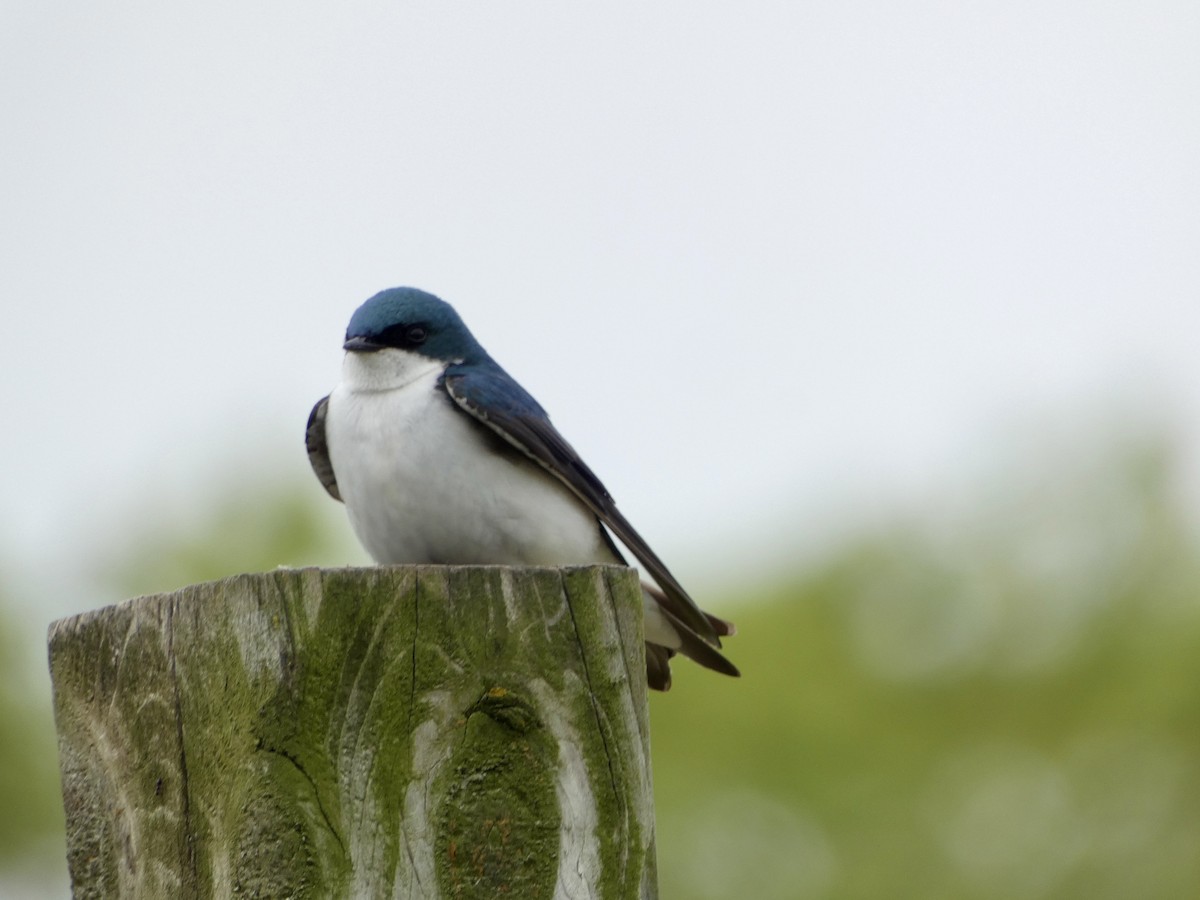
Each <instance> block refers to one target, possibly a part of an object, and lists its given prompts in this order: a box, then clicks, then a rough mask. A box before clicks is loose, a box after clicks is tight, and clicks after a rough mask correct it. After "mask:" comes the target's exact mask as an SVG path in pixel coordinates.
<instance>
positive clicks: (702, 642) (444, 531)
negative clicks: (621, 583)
mask: <svg viewBox="0 0 1200 900" xmlns="http://www.w3.org/2000/svg"><path fill="white" fill-rule="evenodd" d="M343 346H344V347H345V349H346V351H347V352H346V356H345V359H344V361H343V363H342V380H341V382H340V383H339V384H338V386H337V387H336V388H335V389H334V391H333V393H332V394H329V395H328V396H327V397H324V398H322V399H321V400H319V401H318V402H317V405H316V406H314V407H313V410H312V414H311V415H310V416H309V418H308V428H307V431H306V434H305V443H306V445H307V447H308V457H309V461H310V462H311V463H312V467H313V471H314V472H316V475H317V478H319V479H320V481H321V484H322V485H324V486H325V490H327V491H328V492H329V493H330V495H331V496H332V497H333V498H334V499H335V500H341V501H342V502H344V503H345V504H346V511H347V513H348V514H349V516H350V524H351V525H352V526H353V528H354V532H355V534H356V535H357V536H358V539H359V541H360V542H361V543H362V545H363V546H364V547H365V548H366V549H367V552H368V553H370V554H371V556H372V558H374V559H375V561H376V562H379V563H440V564H460V565H473V564H475V565H479V564H497V565H537V566H563V565H588V564H593V563H617V564H621V565H624V564H625V560H624V559H623V558H622V556H621V553H620V552H619V551H618V550H617V547H616V545H615V543H614V542H613V540H612V537H610V535H609V531H611V532H612V535H613V536H615V537H616V538H617V540H619V541H620V542H621V543H622V544H624V545H625V546H626V547H627V548H628V549H629V550H630V551H631V552H632V553H633V555H634V556H635V557H637V559H638V560H639V562H641V564H642V566H643V567H644V568H645V571H646V572H647V573H649V575H650V576H651V577H652V578H653V579H654V581H655V582H656V583H657V587H654V586H651V585H649V584H646V583H644V582H643V597H644V600H645V606H644V610H645V634H646V669H647V681H648V683H649V685H650V687H652V688H655V689H657V690H663V691H665V690H666V689H667V688H669V687H670V685H671V670H670V666H669V663H670V659H671V657H672V656H674V655H675V653H676V652H679V653H682V654H683V655H684V656H687V657H690V658H691V659H693V660H695V661H696V662H698V663H700V665H702V666H706V667H708V668H710V669H714V670H716V671H717V672H723V673H725V674H726V675H737V674H738V670H737V669H736V668H735V667H734V665H733V664H732V663H731V662H729V660H727V659H726V658H725V657H724V656H722V655H721V653H720V652H718V649H717V648H719V647H720V646H721V640H720V639H721V637H724V636H728V635H731V634H733V633H734V628H733V625H732V624H731V623H729V622H726V621H725V620H723V619H719V618H717V617H716V616H712V615H709V614H708V613H705V612H703V611H702V610H701V609H700V608H699V607H698V606H697V605H696V604H695V602H694V601H693V600H692V598H691V597H689V596H688V594H687V592H686V591H685V590H684V589H683V587H681V586H680V584H679V582H678V581H676V580H675V577H674V576H673V575H672V574H671V573H670V572H669V571H668V570H667V567H666V566H665V565H664V564H663V562H662V560H660V559H659V558H658V556H657V555H656V554H655V553H654V551H653V550H651V549H650V547H649V546H648V545H647V544H646V542H645V541H644V540H642V538H641V536H640V535H639V534H638V533H637V532H636V531H635V530H634V528H633V526H632V525H630V524H629V521H628V520H627V519H626V518H625V517H624V516H623V515H622V514H621V512H620V511H619V510H618V509H617V505H616V503H615V502H614V501H613V498H612V497H611V496H610V495H609V493H608V491H607V490H606V489H605V487H604V485H603V484H601V483H600V479H599V478H597V477H596V476H595V474H593V472H592V470H591V469H589V468H588V467H587V465H586V464H585V463H584V462H583V460H582V459H580V458H579V454H577V453H576V452H575V450H574V449H572V447H571V445H570V444H568V443H567V442H566V440H565V439H564V438H563V437H562V435H560V434H559V433H558V431H557V429H555V427H554V426H553V425H552V424H551V423H550V418H549V416H547V415H546V412H545V410H543V409H542V407H541V406H539V405H538V403H537V401H536V400H534V399H533V397H531V396H530V395H529V394H528V393H527V392H526V391H525V390H524V388H522V387H521V386H520V385H519V384H517V382H516V381H515V380H513V378H512V377H511V376H510V375H509V374H508V373H507V372H505V371H504V369H502V368H500V366H499V365H498V364H497V363H496V361H495V360H493V359H492V358H491V357H490V356H489V355H488V353H487V351H486V350H484V349H483V347H482V346H480V344H479V342H478V341H476V340H475V338H474V336H473V335H472V334H471V332H470V331H468V330H467V326H466V325H464V324H463V321H462V319H460V318H459V316H458V313H456V312H455V311H454V308H453V307H451V306H450V304H448V303H446V302H444V301H442V300H439V299H438V298H437V297H434V296H433V295H432V294H427V293H425V292H424V291H419V290H416V289H415V288H407V287H401V288H392V289H390V290H386V291H382V292H381V293H378V294H376V295H375V296H374V297H372V298H371V299H370V300H368V301H367V302H366V303H364V304H363V305H362V306H360V307H359V308H358V309H357V310H356V311H355V312H354V315H353V316H352V317H351V318H350V327H349V328H347V329H346V340H345V343H344V344H343ZM606 527H607V529H608V530H607V531H606V530H605V528H606Z"/></svg>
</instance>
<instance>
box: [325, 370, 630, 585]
mask: <svg viewBox="0 0 1200 900" xmlns="http://www.w3.org/2000/svg"><path fill="white" fill-rule="evenodd" d="M441 371H442V367H441V365H440V364H439V363H437V362H435V361H432V360H428V359H426V358H424V357H421V356H419V355H416V354H409V353H405V352H403V351H400V350H391V349H389V350H383V351H379V352H378V353H371V354H358V353H348V354H347V358H346V364H345V366H344V369H343V379H342V383H341V384H340V385H339V386H338V387H337V389H336V390H335V391H334V392H333V394H332V395H330V398H329V409H328V418H327V420H326V437H327V441H328V444H329V456H330V460H331V461H332V463H333V470H334V473H335V475H336V477H337V482H338V489H339V491H340V492H341V495H342V499H343V500H344V501H345V504H346V509H347V511H348V512H349V515H350V522H351V524H352V525H353V527H354V531H355V533H356V534H357V535H358V538H359V540H360V541H361V542H362V544H363V546H364V547H366V549H367V552H369V553H370V554H371V556H372V557H373V558H374V559H375V560H376V561H377V562H381V563H459V564H484V563H494V564H527V565H569V564H583V563H590V562H612V561H614V556H613V554H612V551H611V550H610V549H609V547H608V546H607V544H606V543H605V542H604V540H603V539H602V537H601V532H600V528H599V525H598V523H597V521H596V517H595V516H594V515H593V514H592V513H591V512H590V511H589V510H588V509H587V508H586V507H585V506H584V505H583V504H582V502H580V501H579V499H578V498H576V497H575V496H574V494H572V493H571V492H570V491H569V490H568V489H567V488H566V487H565V486H563V485H562V484H561V483H560V482H559V481H558V480H557V479H555V478H554V477H553V476H551V475H549V474H548V473H546V472H544V471H543V470H542V469H541V468H540V467H538V466H537V465H536V464H535V463H533V462H532V461H529V460H525V459H524V458H521V457H518V456H517V455H516V454H511V453H501V452H497V445H496V443H495V442H496V440H497V439H496V438H494V437H493V436H492V435H490V434H489V433H488V432H487V431H486V430H485V429H484V428H482V427H481V426H480V425H478V424H477V423H475V422H473V421H472V420H471V419H470V417H469V415H468V414H467V413H465V412H463V411H462V410H460V409H458V408H457V407H456V406H455V405H454V404H453V401H451V399H450V398H449V397H448V396H447V395H446V394H445V392H444V391H442V390H440V389H439V388H438V387H437V380H438V377H439V376H440V375H441Z"/></svg>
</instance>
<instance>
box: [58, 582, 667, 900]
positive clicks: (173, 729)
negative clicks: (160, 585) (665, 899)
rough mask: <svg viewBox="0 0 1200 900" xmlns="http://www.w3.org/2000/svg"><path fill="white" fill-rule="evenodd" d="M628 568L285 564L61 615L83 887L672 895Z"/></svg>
mask: <svg viewBox="0 0 1200 900" xmlns="http://www.w3.org/2000/svg"><path fill="white" fill-rule="evenodd" d="M641 629H642V625H641V596H640V589H639V587H638V578H637V575H636V573H635V572H633V571H632V570H628V569H623V568H619V567H588V568H579V569H562V570H560V569H532V568H530V569H509V568H501V567H438V566H404V567H383V568H360V569H336V570H320V569H302V570H280V571H276V572H270V573H265V574H260V575H239V576H237V577H234V578H229V579H226V580H224V581H219V582H214V583H211V584H202V585H195V586H192V587H189V588H185V589H183V590H181V591H178V592H176V593H174V594H167V595H160V596H153V597H142V598H139V599H137V600H131V601H127V602H125V603H122V604H120V605H119V606H114V607H108V608H106V609H100V610H97V611H95V612H90V613H85V614H84V615H80V616H76V617H73V618H70V619H63V620H61V621H59V622H56V623H54V624H53V625H52V626H51V628H50V666H51V673H52V677H53V681H54V697H55V712H56V716H57V723H58V733H59V754H60V762H61V767H62V779H63V797H64V802H65V805H66V812H67V855H68V862H69V866H70V871H71V882H72V886H73V891H74V896H75V897H77V898H83V897H88V898H90V897H104V898H109V897H137V898H154V900H160V898H193V897H205V898H207V897H233V896H238V897H352V898H359V897H364V898H366V897H372V898H373V897H404V898H457V897H486V898H495V897H513V898H522V900H524V898H538V897H547V898H549V897H554V898H577V897H578V898H582V897H588V898H593V897H594V898H634V897H641V898H654V897H656V896H657V888H656V878H655V862H654V815H653V806H652V797H651V782H650V755H649V729H648V721H647V707H646V688H645V677H644V659H643V657H644V647H643V644H642V630H641Z"/></svg>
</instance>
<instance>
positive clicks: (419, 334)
mask: <svg viewBox="0 0 1200 900" xmlns="http://www.w3.org/2000/svg"><path fill="white" fill-rule="evenodd" d="M428 336H429V335H428V334H427V333H426V331H425V326H424V325H409V326H408V328H406V329H405V330H404V339H405V340H406V341H407V342H408V343H410V344H423V343H425V338H426V337H428Z"/></svg>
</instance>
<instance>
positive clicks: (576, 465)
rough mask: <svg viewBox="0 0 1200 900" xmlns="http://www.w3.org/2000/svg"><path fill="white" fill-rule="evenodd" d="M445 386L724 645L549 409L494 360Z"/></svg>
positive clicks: (455, 370) (697, 626)
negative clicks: (562, 488)
mask: <svg viewBox="0 0 1200 900" xmlns="http://www.w3.org/2000/svg"><path fill="white" fill-rule="evenodd" d="M442 384H443V386H444V387H445V389H446V393H448V394H449V395H450V397H451V399H452V400H454V402H455V403H457V404H458V406H459V407H461V408H462V409H463V410H464V411H466V412H467V413H469V414H470V415H471V416H472V417H473V418H474V419H476V420H477V421H479V422H481V423H482V424H484V425H486V426H487V427H488V428H490V429H491V430H492V431H494V432H495V433H496V434H498V435H500V437H502V438H504V440H506V441H507V442H508V443H510V444H512V445H513V446H514V447H516V448H517V449H518V450H520V451H521V452H522V453H524V454H525V455H526V456H528V457H529V458H530V459H532V460H534V461H535V462H537V463H538V464H539V465H541V466H542V467H543V468H544V469H545V470H546V471H548V472H549V473H550V474H552V475H554V476H555V477H556V478H558V480H559V481H561V482H562V483H563V484H565V485H566V486H567V487H568V488H570V489H571V490H572V491H573V492H574V493H575V494H576V496H578V497H579V499H580V500H582V501H583V502H584V503H586V504H587V505H588V507H589V508H590V509H591V510H592V512H594V513H595V514H596V515H597V516H598V517H599V518H600V521H601V522H603V523H604V524H605V525H607V526H608V527H609V529H611V530H612V533H613V534H614V535H616V537H617V540H619V541H620V542H621V543H622V544H624V545H625V546H626V547H628V548H629V549H630V551H631V552H632V553H633V555H634V556H636V557H637V558H638V561H639V562H640V563H641V564H642V565H643V566H645V567H646V571H647V572H648V573H649V574H650V577H651V578H653V579H654V581H655V582H656V583H657V584H658V586H659V587H660V588H661V589H662V593H663V602H662V606H663V607H664V609H665V610H666V611H667V612H668V613H669V614H670V615H671V616H672V617H673V618H675V619H677V620H679V621H680V622H681V623H683V624H684V625H686V626H687V628H689V629H691V630H692V631H693V632H695V633H696V635H698V636H699V637H701V638H703V639H704V640H705V641H707V642H708V643H710V644H712V645H713V646H715V647H720V646H721V641H720V638H718V637H717V631H716V629H715V628H714V627H713V625H712V623H711V622H710V621H709V619H708V617H707V616H706V615H705V614H704V613H703V612H702V611H701V610H700V608H699V607H698V606H696V603H695V601H693V600H692V598H691V597H689V596H688V593H687V591H685V590H684V589H683V587H682V586H681V585H680V584H679V582H678V581H676V580H675V576H674V575H672V574H671V573H670V571H669V570H668V569H667V567H666V565H665V564H664V563H663V561H662V560H661V559H659V558H658V556H657V554H655V552H654V551H653V550H651V549H650V547H649V545H647V544H646V542H645V541H644V540H643V539H642V536H641V535H639V534H638V533H637V531H635V530H634V527H633V526H632V525H630V524H629V520H628V519H626V518H625V517H624V516H623V515H621V512H620V511H619V510H618V509H617V504H616V502H615V501H614V500H613V498H612V496H611V495H610V494H609V493H608V491H607V490H606V489H605V487H604V485H603V484H601V483H600V479H599V478H597V477H596V475H595V473H594V472H593V471H592V470H591V469H589V468H588V467H587V464H586V463H584V461H583V460H582V459H580V458H579V454H578V453H576V452H575V450H574V448H572V447H571V445H570V444H568V443H567V441H566V439H565V438H564V437H563V436H562V435H561V434H559V433H558V430H557V429H556V428H555V427H554V426H553V425H552V424H551V423H550V418H549V417H548V416H547V415H546V412H545V410H543V409H542V408H541V407H540V406H539V405H538V403H537V401H536V400H534V399H533V398H532V397H531V396H529V394H528V393H527V392H526V391H525V390H524V389H523V388H522V387H521V386H520V385H519V384H517V383H516V382H515V381H514V380H513V379H512V377H511V376H509V375H508V373H506V372H505V371H504V370H503V369H501V368H500V367H499V366H498V365H496V363H495V362H493V361H491V360H488V361H487V362H486V363H483V364H479V363H476V364H475V365H472V366H471V367H470V368H467V367H466V366H450V367H449V368H448V369H447V370H446V374H445V376H444V377H443V379H442ZM726 665H728V663H727V664H726Z"/></svg>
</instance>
